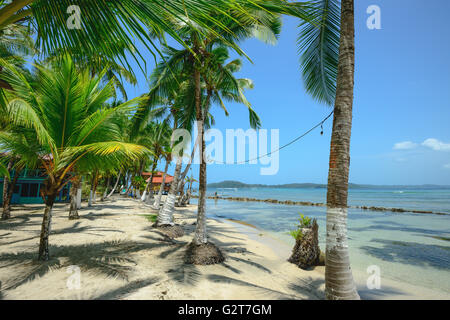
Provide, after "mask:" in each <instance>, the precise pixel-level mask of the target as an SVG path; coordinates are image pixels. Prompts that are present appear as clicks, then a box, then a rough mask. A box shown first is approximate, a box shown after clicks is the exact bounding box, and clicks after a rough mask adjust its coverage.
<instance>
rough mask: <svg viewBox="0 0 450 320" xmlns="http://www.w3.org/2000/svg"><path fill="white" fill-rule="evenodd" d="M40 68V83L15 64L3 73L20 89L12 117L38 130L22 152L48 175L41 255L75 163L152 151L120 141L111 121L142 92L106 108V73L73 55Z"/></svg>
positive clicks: (6, 144)
mask: <svg viewBox="0 0 450 320" xmlns="http://www.w3.org/2000/svg"><path fill="white" fill-rule="evenodd" d="M0 62H1V61H0ZM36 68H37V74H36V78H37V79H38V81H39V86H37V87H36V88H35V87H33V86H32V85H31V84H30V82H29V81H27V79H26V78H25V77H24V76H23V75H22V74H21V73H20V72H17V70H15V69H7V71H6V72H4V74H3V75H2V76H5V78H6V80H7V82H8V83H10V84H11V87H12V88H13V90H14V92H15V95H16V98H15V99H12V100H11V101H10V102H9V104H8V107H9V109H10V113H11V122H12V123H14V124H15V125H19V126H23V127H25V128H32V129H33V131H34V136H33V137H34V139H33V145H34V146H35V148H34V149H33V150H31V151H28V150H23V151H22V152H21V155H22V157H21V158H22V159H23V160H24V161H25V160H27V162H33V161H34V162H35V163H38V164H39V165H40V166H41V167H42V168H44V171H45V174H46V176H47V178H46V180H45V182H44V188H43V190H44V191H43V196H44V197H45V210H44V216H43V222H42V229H41V235H40V245H39V259H40V260H48V259H49V250H48V239H49V234H50V224H51V217H52V208H53V204H54V201H55V197H56V195H57V194H58V192H59V191H60V190H61V189H62V188H63V187H64V186H65V185H66V184H67V183H68V182H69V180H70V178H71V177H72V175H73V173H72V170H73V168H74V167H75V166H77V165H79V166H81V167H90V166H91V167H97V168H98V167H104V166H114V165H116V166H117V165H119V164H120V163H121V162H122V161H123V160H124V159H125V158H127V159H131V160H133V161H134V160H137V159H139V158H141V157H144V156H146V155H147V154H149V151H148V150H147V149H146V148H145V147H143V146H140V145H136V144H131V143H127V142H123V141H121V140H120V135H119V128H117V127H116V126H115V125H114V124H113V123H111V122H109V121H108V120H110V119H111V118H113V117H114V116H116V115H117V114H119V113H123V112H125V111H129V112H132V111H133V110H134V109H135V107H136V106H137V104H138V103H139V102H140V101H141V100H142V99H141V98H136V99H133V100H130V101H128V102H126V103H124V104H122V105H119V106H117V107H115V108H101V107H99V106H102V105H104V104H105V102H106V101H107V100H108V99H110V98H111V97H112V96H113V95H114V87H113V83H111V82H109V83H108V84H106V85H105V86H100V83H101V78H102V77H101V75H100V76H98V77H93V78H92V77H91V75H90V73H89V70H77V69H76V67H75V65H74V63H73V61H72V60H71V59H70V58H69V57H66V58H65V59H64V60H63V62H62V64H61V66H60V68H58V69H56V70H55V69H52V68H50V67H46V66H43V65H37V66H36ZM1 143H2V146H3V148H4V149H6V150H17V149H18V147H20V146H17V145H16V144H14V143H13V141H12V140H11V139H8V134H6V133H3V134H2V135H1ZM35 149H39V151H36V150H35ZM25 151H28V153H27V152H25ZM26 158H28V159H26Z"/></svg>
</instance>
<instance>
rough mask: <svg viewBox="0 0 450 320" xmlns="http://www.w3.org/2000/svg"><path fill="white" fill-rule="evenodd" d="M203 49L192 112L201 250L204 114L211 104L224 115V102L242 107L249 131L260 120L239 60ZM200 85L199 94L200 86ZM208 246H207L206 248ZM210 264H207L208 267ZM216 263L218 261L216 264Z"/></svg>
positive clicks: (211, 48) (196, 238) (196, 70)
mask: <svg viewBox="0 0 450 320" xmlns="http://www.w3.org/2000/svg"><path fill="white" fill-rule="evenodd" d="M204 49H206V50H207V52H208V60H207V61H208V64H207V66H206V67H205V66H203V68H201V67H194V81H195V110H196V120H197V128H198V132H199V150H200V152H199V154H200V159H201V160H200V172H199V200H198V214H197V224H196V229H195V235H194V240H193V244H194V245H196V246H202V245H207V244H208V237H207V231H206V184H207V181H206V165H207V163H206V160H205V140H204V126H203V122H204V120H205V114H206V113H209V110H210V107H211V105H212V103H213V102H217V104H218V105H219V106H220V107H221V108H222V109H223V111H224V112H225V114H226V115H228V110H227V108H226V106H225V104H224V101H230V102H238V103H242V104H244V105H245V106H246V107H247V108H248V110H249V122H250V126H251V127H252V128H257V127H259V125H260V120H259V117H258V116H257V114H256V113H255V111H254V110H253V109H252V108H251V106H250V103H249V102H248V101H247V99H246V98H245V95H244V90H246V89H251V88H252V87H253V83H252V81H251V80H249V79H236V78H235V77H234V76H233V73H234V72H237V71H239V69H240V66H241V61H240V60H239V59H236V60H233V61H231V62H229V63H227V64H226V63H225V62H226V61H227V60H228V58H229V54H228V49H227V48H226V47H224V46H218V47H214V46H213V45H211V46H206V47H205V48H204ZM202 81H203V83H204V85H203V87H204V89H203V90H202V83H201V82H202ZM209 246H211V245H209ZM210 262H211V261H208V263H210ZM219 262H220V260H219Z"/></svg>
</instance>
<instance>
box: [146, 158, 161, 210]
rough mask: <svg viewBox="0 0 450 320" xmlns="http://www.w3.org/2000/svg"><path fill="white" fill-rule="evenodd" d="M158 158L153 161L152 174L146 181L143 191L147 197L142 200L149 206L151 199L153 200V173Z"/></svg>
mask: <svg viewBox="0 0 450 320" xmlns="http://www.w3.org/2000/svg"><path fill="white" fill-rule="evenodd" d="M158 161H159V157H155V159H154V160H153V166H152V172H151V175H150V179H149V180H148V183H147V186H146V188H145V191H147V196H146V198H145V199H144V200H145V203H147V204H150V202H151V199H153V172H155V170H156V166H157V165H158Z"/></svg>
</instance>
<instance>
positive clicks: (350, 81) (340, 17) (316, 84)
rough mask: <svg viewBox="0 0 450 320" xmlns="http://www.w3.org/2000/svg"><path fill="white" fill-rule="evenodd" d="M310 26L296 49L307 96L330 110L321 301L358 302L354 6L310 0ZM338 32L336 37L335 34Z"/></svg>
mask: <svg viewBox="0 0 450 320" xmlns="http://www.w3.org/2000/svg"><path fill="white" fill-rule="evenodd" d="M312 10H313V11H314V14H317V21H316V23H313V24H308V23H306V22H303V23H302V27H303V28H302V29H301V32H300V36H299V46H300V51H301V52H302V56H301V64H302V68H303V78H304V80H305V83H306V89H307V92H309V93H310V94H311V95H312V96H313V97H314V98H316V99H317V100H319V101H321V102H325V103H327V104H329V105H333V104H334V117H333V131H332V134H331V146H330V163H329V173H328V187H327V233H326V234H327V236H326V259H325V264H326V267H325V295H326V298H327V299H359V295H358V293H357V291H356V287H355V283H354V281H353V276H352V271H351V268H350V259H349V254H348V245H347V208H348V206H347V197H348V176H349V165H350V137H351V125H352V107H353V86H354V63H355V38H354V3H353V0H341V9H340V14H339V1H338V0H314V1H313V7H312ZM339 30H340V31H339Z"/></svg>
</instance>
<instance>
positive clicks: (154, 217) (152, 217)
mask: <svg viewBox="0 0 450 320" xmlns="http://www.w3.org/2000/svg"><path fill="white" fill-rule="evenodd" d="M142 216H144V217H145V219H147V220H148V221H150V222H156V220H157V219H158V215H157V214H143V215H142Z"/></svg>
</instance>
